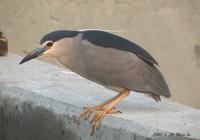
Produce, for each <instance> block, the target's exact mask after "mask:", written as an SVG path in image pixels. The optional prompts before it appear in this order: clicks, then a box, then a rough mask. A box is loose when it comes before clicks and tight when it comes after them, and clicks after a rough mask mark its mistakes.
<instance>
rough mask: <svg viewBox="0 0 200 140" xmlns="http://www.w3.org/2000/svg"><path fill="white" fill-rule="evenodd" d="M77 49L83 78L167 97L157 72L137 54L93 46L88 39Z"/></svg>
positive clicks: (163, 84)
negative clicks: (82, 65) (82, 69)
mask: <svg viewBox="0 0 200 140" xmlns="http://www.w3.org/2000/svg"><path fill="white" fill-rule="evenodd" d="M80 51H81V53H80V55H81V57H80V59H81V61H82V64H84V67H82V68H84V72H85V73H84V75H85V76H84V77H87V78H88V79H90V80H92V81H95V82H97V83H100V84H102V85H105V86H117V87H121V88H126V89H129V90H133V91H138V92H144V93H153V94H156V95H163V96H166V97H169V96H170V92H169V89H168V86H167V84H166V82H165V80H164V78H163V76H162V74H161V73H160V71H159V70H158V69H157V68H156V67H155V66H154V65H150V64H148V63H146V62H145V61H144V60H142V59H140V58H139V57H138V56H137V55H135V54H133V53H130V52H125V51H121V50H116V49H113V48H103V47H98V46H95V47H94V44H92V43H90V42H88V41H83V43H82V46H81V47H80Z"/></svg>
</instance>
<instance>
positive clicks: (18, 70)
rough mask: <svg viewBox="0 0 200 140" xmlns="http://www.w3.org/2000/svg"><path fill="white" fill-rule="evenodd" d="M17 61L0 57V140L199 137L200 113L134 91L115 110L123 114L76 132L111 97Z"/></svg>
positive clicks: (45, 67)
mask: <svg viewBox="0 0 200 140" xmlns="http://www.w3.org/2000/svg"><path fill="white" fill-rule="evenodd" d="M20 59H21V57H20V56H17V55H13V54H10V55H9V56H8V57H2V58H0V68H1V69H0V140H13V139H15V140H27V139H28V140H64V139H65V140H66V139H69V140H79V139H80V140H146V139H148V140H149V139H163V140H169V139H171V140H193V139H194V140H198V139H200V133H199V132H200V110H197V109H194V108H190V107H187V106H183V105H180V104H177V103H174V102H171V101H169V100H167V99H162V102H161V103H155V102H154V101H153V100H152V99H150V98H148V97H146V96H144V95H143V94H134V93H133V94H131V95H130V96H129V97H127V98H126V99H125V100H123V101H122V102H121V104H119V105H118V106H117V108H118V109H120V110H121V111H122V112H123V113H122V114H116V115H108V116H106V117H105V120H104V121H103V127H102V128H101V129H100V130H99V131H98V132H97V133H96V134H95V135H94V136H90V135H89V134H90V132H91V128H90V125H89V123H88V122H87V121H86V122H82V123H81V125H80V126H79V128H78V127H77V125H76V124H75V123H74V122H73V119H74V117H75V116H77V115H78V114H79V113H80V112H81V111H82V107H84V106H89V105H95V104H98V103H100V102H102V101H104V100H106V99H107V98H110V97H112V96H114V95H116V93H115V92H112V91H110V90H107V89H105V88H104V87H101V86H99V85H96V84H95V83H92V82H90V81H88V80H86V79H84V78H82V77H80V76H78V75H76V74H74V73H72V72H69V71H67V70H66V69H61V68H58V67H56V66H53V65H50V64H47V63H44V62H40V61H37V60H33V61H32V62H29V63H27V64H24V65H18V62H19V61H20ZM165 134H166V135H167V136H163V135H165ZM153 135H157V136H153ZM159 135H162V136H159ZM169 135H171V136H169ZM172 135H174V136H172Z"/></svg>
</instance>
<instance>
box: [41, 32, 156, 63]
mask: <svg viewBox="0 0 200 140" xmlns="http://www.w3.org/2000/svg"><path fill="white" fill-rule="evenodd" d="M79 33H82V34H83V39H85V40H88V41H89V42H91V43H93V44H95V45H98V46H101V47H105V48H114V49H119V50H122V51H127V52H132V53H135V54H136V55H137V56H139V57H140V58H142V59H143V60H144V61H146V62H148V63H150V64H156V65H158V62H157V61H156V60H155V59H154V58H153V57H152V56H151V55H150V54H149V53H148V52H147V51H146V50H144V49H143V48H142V47H140V46H139V45H137V44H135V43H133V42H131V41H129V40H127V39H125V38H123V37H120V36H117V35H114V34H111V33H109V32H106V31H101V30H84V31H75V30H58V31H54V32H50V33H48V34H46V35H45V36H44V37H43V38H42V39H41V41H40V44H42V43H44V42H45V41H48V40H51V41H54V42H55V41H58V40H60V39H62V38H66V37H75V36H77V35H78V34H79Z"/></svg>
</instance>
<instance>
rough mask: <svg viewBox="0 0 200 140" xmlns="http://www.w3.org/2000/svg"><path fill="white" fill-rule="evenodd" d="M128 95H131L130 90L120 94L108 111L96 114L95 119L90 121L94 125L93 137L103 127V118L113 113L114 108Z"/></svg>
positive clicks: (104, 110)
mask: <svg viewBox="0 0 200 140" xmlns="http://www.w3.org/2000/svg"><path fill="white" fill-rule="evenodd" d="M128 95H129V90H124V91H123V92H121V93H119V95H118V96H117V98H116V99H114V100H113V102H112V103H111V104H110V106H108V107H107V108H106V109H103V110H101V111H99V112H97V113H96V114H95V116H94V118H93V119H92V120H91V121H90V123H91V125H92V133H91V135H93V134H94V132H95V131H96V130H97V129H98V128H99V127H100V126H101V122H102V120H103V118H104V117H105V115H106V114H110V113H112V110H113V108H114V106H115V105H117V104H118V103H119V102H120V101H121V100H122V99H124V98H125V97H126V96H128ZM97 123H98V125H97Z"/></svg>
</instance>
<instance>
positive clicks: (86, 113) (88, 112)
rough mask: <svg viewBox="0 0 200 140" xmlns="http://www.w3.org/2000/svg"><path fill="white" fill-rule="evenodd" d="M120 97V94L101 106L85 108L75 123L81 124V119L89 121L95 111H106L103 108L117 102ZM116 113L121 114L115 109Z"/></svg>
mask: <svg viewBox="0 0 200 140" xmlns="http://www.w3.org/2000/svg"><path fill="white" fill-rule="evenodd" d="M119 96H120V94H118V95H117V96H115V97H113V98H111V99H109V100H106V101H105V102H103V103H101V104H99V105H97V106H94V107H84V108H85V111H83V112H82V113H81V114H80V115H79V117H77V118H76V120H75V122H76V123H77V124H79V123H80V119H81V118H82V117H85V120H87V119H88V118H89V117H90V116H91V114H92V112H95V111H103V110H104V108H103V107H104V106H106V105H107V104H109V103H111V102H112V101H114V100H116V99H117V98H119ZM114 112H120V111H118V110H116V109H114Z"/></svg>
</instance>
